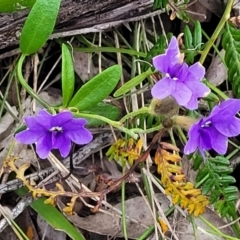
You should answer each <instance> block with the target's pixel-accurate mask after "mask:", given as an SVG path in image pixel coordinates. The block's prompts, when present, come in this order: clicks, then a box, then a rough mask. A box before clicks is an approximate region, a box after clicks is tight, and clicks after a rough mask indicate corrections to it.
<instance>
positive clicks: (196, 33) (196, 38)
mask: <svg viewBox="0 0 240 240" xmlns="http://www.w3.org/2000/svg"><path fill="white" fill-rule="evenodd" d="M201 43H202V28H201V24H200V22H199V21H196V22H195V25H194V30H193V46H194V47H195V48H196V49H200V48H201Z"/></svg>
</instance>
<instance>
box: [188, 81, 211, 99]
mask: <svg viewBox="0 0 240 240" xmlns="http://www.w3.org/2000/svg"><path fill="white" fill-rule="evenodd" d="M184 84H185V85H186V86H187V87H188V88H189V89H190V90H191V91H192V94H193V95H194V97H195V98H200V97H206V96H207V95H208V94H209V93H210V92H211V90H210V89H209V88H208V87H207V86H206V85H205V84H204V83H202V82H196V81H187V82H184Z"/></svg>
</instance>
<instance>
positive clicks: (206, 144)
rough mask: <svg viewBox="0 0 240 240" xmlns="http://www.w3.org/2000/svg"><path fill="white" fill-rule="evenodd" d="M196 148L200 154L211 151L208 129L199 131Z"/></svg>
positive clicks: (209, 131)
mask: <svg viewBox="0 0 240 240" xmlns="http://www.w3.org/2000/svg"><path fill="white" fill-rule="evenodd" d="M198 148H199V150H200V152H201V150H210V149H212V138H211V130H210V128H202V129H201V130H200V138H199V146H198ZM202 152H203V151H202Z"/></svg>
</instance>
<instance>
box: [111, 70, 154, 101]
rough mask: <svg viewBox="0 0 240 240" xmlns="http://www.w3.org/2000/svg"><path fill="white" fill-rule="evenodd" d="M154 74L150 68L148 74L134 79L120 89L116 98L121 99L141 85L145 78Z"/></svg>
mask: <svg viewBox="0 0 240 240" xmlns="http://www.w3.org/2000/svg"><path fill="white" fill-rule="evenodd" d="M152 73H153V72H152V70H151V69H150V68H149V69H148V70H147V71H146V72H143V73H141V74H139V75H138V76H136V77H134V78H132V79H131V80H129V81H128V82H126V83H125V84H124V85H123V86H122V87H120V88H119V89H118V90H117V91H116V92H115V93H114V94H113V96H114V97H119V96H121V95H123V94H125V93H127V92H129V91H130V90H131V89H132V88H133V87H135V86H137V85H138V84H140V83H141V82H142V81H143V80H144V79H145V78H147V77H148V76H149V75H151V74H152Z"/></svg>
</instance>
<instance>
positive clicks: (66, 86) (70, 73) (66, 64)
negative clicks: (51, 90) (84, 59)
mask: <svg viewBox="0 0 240 240" xmlns="http://www.w3.org/2000/svg"><path fill="white" fill-rule="evenodd" d="M74 84H75V76H74V67H73V61H72V55H71V53H70V51H69V49H68V47H67V46H66V45H65V44H63V45H62V97H63V106H64V107H66V106H67V105H68V103H69V101H70V100H71V98H72V95H73V91H74Z"/></svg>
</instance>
